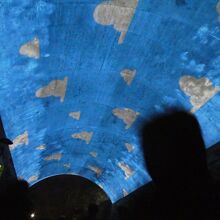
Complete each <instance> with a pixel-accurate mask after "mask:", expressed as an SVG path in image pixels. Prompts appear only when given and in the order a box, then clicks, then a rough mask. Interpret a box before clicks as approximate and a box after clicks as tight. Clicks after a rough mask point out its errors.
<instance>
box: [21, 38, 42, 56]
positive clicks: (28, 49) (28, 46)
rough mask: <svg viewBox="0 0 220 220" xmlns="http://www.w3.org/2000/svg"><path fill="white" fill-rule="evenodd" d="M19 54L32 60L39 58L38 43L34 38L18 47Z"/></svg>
mask: <svg viewBox="0 0 220 220" xmlns="http://www.w3.org/2000/svg"><path fill="white" fill-rule="evenodd" d="M19 53H20V54H21V55H23V56H27V57H30V58H34V59H39V57H40V41H39V39H38V38H37V37H35V38H34V39H33V40H32V41H29V42H27V43H25V44H23V45H22V46H21V47H20V50H19Z"/></svg>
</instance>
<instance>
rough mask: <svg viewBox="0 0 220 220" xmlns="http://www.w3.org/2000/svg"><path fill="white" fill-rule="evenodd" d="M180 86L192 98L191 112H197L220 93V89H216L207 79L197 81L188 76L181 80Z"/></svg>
mask: <svg viewBox="0 0 220 220" xmlns="http://www.w3.org/2000/svg"><path fill="white" fill-rule="evenodd" d="M179 85H180V88H181V90H182V91H183V92H184V93H185V94H186V95H187V96H189V97H190V103H191V104H192V106H193V108H192V110H191V112H196V111H197V110H198V109H200V108H201V107H202V106H203V105H205V104H206V103H207V102H208V101H209V100H210V99H211V98H213V97H214V95H216V93H218V92H219V91H220V87H219V86H218V87H214V86H213V84H212V82H211V81H210V80H209V79H208V78H206V77H202V78H199V79H197V78H195V77H193V76H189V75H186V76H183V77H181V78H180V81H179Z"/></svg>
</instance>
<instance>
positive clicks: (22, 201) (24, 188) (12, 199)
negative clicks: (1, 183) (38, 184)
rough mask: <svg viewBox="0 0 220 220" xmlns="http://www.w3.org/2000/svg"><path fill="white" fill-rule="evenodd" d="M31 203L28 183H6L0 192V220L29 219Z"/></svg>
mask: <svg viewBox="0 0 220 220" xmlns="http://www.w3.org/2000/svg"><path fill="white" fill-rule="evenodd" d="M30 212H31V203H30V200H29V194H28V183H27V182H26V181H23V180H10V181H7V183H6V184H5V187H4V188H1V192H0V219H2V220H26V219H30Z"/></svg>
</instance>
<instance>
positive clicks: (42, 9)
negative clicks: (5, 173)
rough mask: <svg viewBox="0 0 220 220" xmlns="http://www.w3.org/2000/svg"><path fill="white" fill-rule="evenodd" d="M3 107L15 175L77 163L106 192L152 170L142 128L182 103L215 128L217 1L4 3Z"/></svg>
mask: <svg viewBox="0 0 220 220" xmlns="http://www.w3.org/2000/svg"><path fill="white" fill-rule="evenodd" d="M0 16H1V21H0V24H1V25H0V29H1V31H0V35H1V36H0V41H1V42H0V48H1V53H0V56H1V59H0V67H1V81H0V88H1V89H0V95H1V100H0V103H1V105H0V106H1V107H0V110H1V116H2V120H3V122H4V126H5V130H6V133H7V136H8V137H9V138H10V139H12V140H13V142H14V144H13V145H11V146H10V149H11V152H12V157H13V160H14V164H15V168H16V171H17V174H18V176H20V177H22V178H24V179H26V180H28V181H29V183H30V184H34V183H35V182H37V181H40V180H42V179H44V178H46V177H49V176H53V175H57V174H77V175H80V176H83V177H86V178H88V179H90V180H92V181H93V182H95V183H97V184H99V185H100V186H101V187H102V188H103V189H104V190H105V192H106V193H107V194H108V196H109V197H110V198H111V200H112V202H115V201H117V200H118V199H120V198H122V197H123V196H126V195H127V194H129V193H130V192H132V191H134V190H135V189H137V188H138V187H140V186H141V185H143V184H144V183H147V182H148V181H149V180H150V177H149V176H148V175H147V172H146V171H145V168H144V161H143V158H142V154H141V147H140V139H139V135H138V129H139V127H140V125H141V123H142V122H143V121H144V120H145V119H147V118H149V117H151V115H152V114H154V113H157V112H161V111H163V110H164V109H165V108H166V107H172V106H179V107H184V108H185V109H187V110H188V111H191V112H193V113H194V114H195V115H196V116H197V118H198V119H199V121H200V124H201V127H202V130H203V134H204V138H205V142H206V145H207V147H209V146H211V145H212V144H214V143H216V142H217V141H219V139H220V137H219V131H220V116H219V106H220V93H219V91H220V76H219V69H220V42H219V41H220V24H219V21H220V18H219V16H220V4H218V2H217V0H206V1H202V2H201V1H200V0H176V1H175V0H167V1H159V0H154V1H150V0H145V1H144V0H111V1H102V0H81V1H76V0H64V1H59V0H44V1H43V0H38V1H37V0H30V1H26V0H21V1H19V4H18V3H17V1H16V0H7V1H4V2H1V3H0Z"/></svg>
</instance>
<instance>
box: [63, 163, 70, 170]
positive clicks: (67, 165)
mask: <svg viewBox="0 0 220 220" xmlns="http://www.w3.org/2000/svg"><path fill="white" fill-rule="evenodd" d="M63 166H64V167H66V168H68V169H69V168H70V167H71V163H64V164H63Z"/></svg>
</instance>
